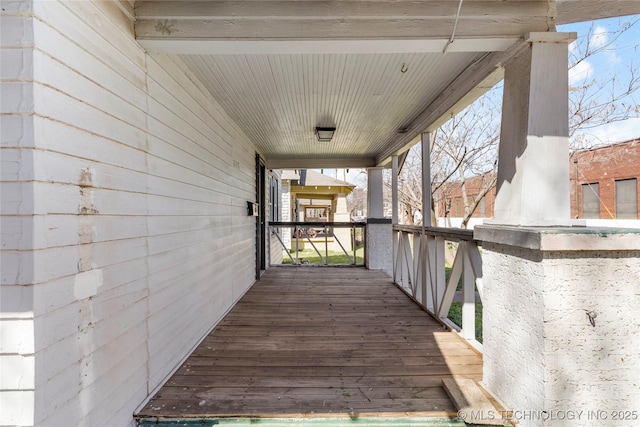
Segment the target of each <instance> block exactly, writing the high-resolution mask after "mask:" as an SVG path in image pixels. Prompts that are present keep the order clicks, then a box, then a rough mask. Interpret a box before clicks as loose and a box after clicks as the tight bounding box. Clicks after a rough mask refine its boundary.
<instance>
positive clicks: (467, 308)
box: [393, 225, 482, 350]
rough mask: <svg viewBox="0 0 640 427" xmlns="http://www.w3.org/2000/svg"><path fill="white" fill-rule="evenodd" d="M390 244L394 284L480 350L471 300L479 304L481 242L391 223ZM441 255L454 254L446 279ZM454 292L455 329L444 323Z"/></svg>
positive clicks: (458, 233) (454, 232)
mask: <svg viewBox="0 0 640 427" xmlns="http://www.w3.org/2000/svg"><path fill="white" fill-rule="evenodd" d="M393 245H394V247H393V280H394V282H395V283H396V284H397V285H398V286H399V287H400V288H401V289H403V290H404V291H405V292H406V293H408V294H409V295H410V296H412V297H413V299H414V300H415V301H416V302H417V303H418V304H420V305H421V306H422V307H423V308H424V309H426V310H427V311H428V312H429V313H431V314H433V315H434V316H435V317H437V318H438V319H440V320H441V321H442V322H444V323H445V324H447V325H448V326H449V327H451V328H452V329H454V330H456V331H458V333H459V334H460V335H461V336H462V337H463V338H464V339H466V340H467V341H469V342H470V343H471V344H472V345H473V346H474V347H476V348H478V349H480V350H481V349H482V344H481V343H480V342H479V341H478V339H477V338H478V337H476V296H478V297H479V299H480V301H478V302H481V300H482V260H481V257H480V251H479V249H478V246H480V242H479V241H476V240H474V239H473V231H471V230H461V229H451V228H441V227H425V228H423V227H421V226H407V225H394V227H393ZM446 251H450V253H451V252H453V251H455V257H453V256H451V257H453V262H452V263H451V265H450V268H449V274H448V276H449V277H448V278H447V258H445V252H446ZM451 257H449V258H451ZM456 292H458V296H460V294H461V296H462V298H461V303H462V304H461V305H462V321H461V325H460V326H458V325H457V324H455V323H453V322H452V321H451V319H449V310H450V309H451V305H452V303H453V301H454V298H455V297H456ZM457 299H460V298H459V297H458V298H457Z"/></svg>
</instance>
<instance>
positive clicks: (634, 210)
mask: <svg viewBox="0 0 640 427" xmlns="http://www.w3.org/2000/svg"><path fill="white" fill-rule="evenodd" d="M616 218H618V219H637V218H638V180H637V179H636V178H633V179H623V180H620V181H616Z"/></svg>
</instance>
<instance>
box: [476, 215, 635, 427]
mask: <svg viewBox="0 0 640 427" xmlns="http://www.w3.org/2000/svg"><path fill="white" fill-rule="evenodd" d="M474 237H475V238H476V239H479V240H482V241H483V244H482V248H483V270H484V298H483V303H484V311H483V327H484V343H483V350H484V375H483V376H484V386H485V387H486V388H487V389H488V390H489V391H490V392H491V393H493V394H494V395H495V396H496V397H497V398H498V399H500V400H501V401H502V402H503V403H504V404H505V405H507V407H508V408H509V409H511V410H513V411H514V412H513V414H512V415H513V419H514V420H515V421H517V422H518V425H519V426H565V425H580V426H632V425H637V424H638V423H639V422H640V421H639V418H640V399H638V396H640V369H638V367H639V366H640V341H639V340H638V336H640V310H638V307H639V306H640V232H639V231H638V230H620V229H591V228H551V229H543V228H525V227H518V228H516V227H498V226H491V227H490V226H477V227H476V228H475V236H474Z"/></svg>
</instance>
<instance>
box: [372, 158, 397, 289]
mask: <svg viewBox="0 0 640 427" xmlns="http://www.w3.org/2000/svg"><path fill="white" fill-rule="evenodd" d="M383 170H384V169H383V168H370V169H367V174H368V179H367V207H368V208H367V242H366V246H367V247H366V250H365V264H366V266H367V268H368V269H370V270H383V271H385V272H386V273H387V274H389V276H391V275H392V274H393V244H392V242H393V228H392V225H391V219H386V218H384V199H383V180H382V171H383Z"/></svg>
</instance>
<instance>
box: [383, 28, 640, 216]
mask: <svg viewBox="0 0 640 427" xmlns="http://www.w3.org/2000/svg"><path fill="white" fill-rule="evenodd" d="M639 22H640V19H639V18H637V17H636V18H634V19H632V20H630V21H628V22H624V23H622V24H621V25H620V26H619V28H617V29H616V30H614V31H611V32H603V31H602V29H601V28H600V27H597V26H596V25H592V27H591V29H590V31H589V32H588V33H587V34H586V35H584V36H582V37H580V38H579V39H578V40H577V41H576V42H575V43H574V44H573V45H572V46H571V50H570V67H569V72H570V74H571V75H572V76H573V78H572V84H571V87H570V91H569V109H570V113H569V127H570V137H571V139H570V142H571V147H572V148H573V149H576V148H586V147H593V146H595V145H597V143H598V141H597V140H595V139H593V138H589V137H588V136H587V135H588V134H585V133H583V132H584V131H588V130H589V129H591V128H594V127H597V126H601V125H603V124H607V123H614V122H616V121H621V120H625V119H628V118H631V117H640V107H639V106H638V103H637V102H635V101H634V99H633V96H634V95H635V94H636V93H637V92H638V89H640V77H639V73H638V64H637V63H636V62H634V61H633V60H632V62H631V63H629V64H627V69H626V73H625V74H624V76H616V75H615V74H611V75H603V74H597V75H594V74H593V73H590V72H588V71H589V67H590V66H588V65H585V64H588V60H589V59H590V58H593V57H594V56H595V55H598V54H606V53H607V52H610V51H612V50H613V49H614V48H615V46H616V42H617V41H618V40H619V38H620V37H621V36H622V34H624V33H625V32H627V31H630V30H631V29H632V28H637V27H638V26H640V24H639ZM633 48H634V49H638V46H637V45H636V46H634V47H633ZM636 56H637V55H636ZM581 69H582V71H586V72H583V73H582V74H580V73H579V71H581ZM501 104H502V85H501V84H500V85H498V86H496V87H495V88H493V89H492V90H490V91H488V92H487V93H486V94H485V95H483V96H482V97H480V98H479V99H478V100H477V101H476V102H475V103H473V104H471V105H470V106H469V107H467V108H466V109H465V110H463V111H462V112H460V113H458V114H457V115H455V116H453V117H451V119H450V120H449V121H448V122H446V123H445V124H444V125H442V126H441V127H440V129H439V130H438V131H437V132H436V133H435V134H434V137H433V138H432V147H431V172H432V182H431V189H432V195H433V201H434V205H435V204H440V205H441V207H444V211H445V212H444V216H445V217H446V216H447V211H448V210H449V209H450V205H449V204H448V203H447V200H449V202H450V200H451V199H453V198H454V197H455V198H461V200H462V202H463V204H464V212H463V214H462V224H461V226H462V227H463V228H466V227H467V225H468V222H469V220H470V219H471V217H472V215H473V213H474V212H475V211H476V209H477V208H478V206H479V204H480V203H481V201H482V199H483V198H484V197H485V196H486V195H487V194H488V193H489V192H490V191H492V190H493V189H494V188H495V184H496V165H497V148H498V142H499V135H500V116H501V109H502V105H501ZM421 161H422V159H421V147H420V146H419V145H418V146H415V147H413V148H412V149H411V150H410V153H409V155H408V156H407V160H406V162H405V165H404V167H403V170H402V171H401V174H400V188H399V199H400V203H401V206H402V210H403V212H405V213H406V214H407V215H405V221H404V222H405V223H409V224H412V223H413V219H414V217H416V216H417V217H421V216H422V215H421V213H422V212H421V210H422V185H421V176H422V172H421V168H422V166H421ZM470 180H473V184H474V185H473V186H472V187H473V188H470V186H469V185H468V184H469V182H470ZM389 181H390V179H389ZM387 185H389V186H390V182H388V183H387ZM434 207H435V206H432V211H433V212H432V218H434V222H435V218H436V214H437V213H438V210H437V209H434ZM416 213H419V214H418V215H416ZM440 213H441V214H442V213H443V212H440Z"/></svg>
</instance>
